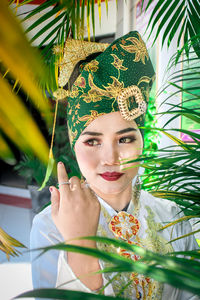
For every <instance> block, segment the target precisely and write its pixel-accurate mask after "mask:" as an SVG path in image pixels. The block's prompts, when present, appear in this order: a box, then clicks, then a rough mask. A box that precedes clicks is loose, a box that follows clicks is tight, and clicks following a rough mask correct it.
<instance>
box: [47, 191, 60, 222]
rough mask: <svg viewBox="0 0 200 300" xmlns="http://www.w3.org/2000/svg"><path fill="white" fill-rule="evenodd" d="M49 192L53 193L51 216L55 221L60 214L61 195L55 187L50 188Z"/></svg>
mask: <svg viewBox="0 0 200 300" xmlns="http://www.w3.org/2000/svg"><path fill="white" fill-rule="evenodd" d="M49 191H50V193H51V215H52V218H53V219H54V218H55V217H56V216H57V214H58V212H59V207H60V193H59V191H58V190H57V189H56V188H55V187H54V186H50V188H49Z"/></svg>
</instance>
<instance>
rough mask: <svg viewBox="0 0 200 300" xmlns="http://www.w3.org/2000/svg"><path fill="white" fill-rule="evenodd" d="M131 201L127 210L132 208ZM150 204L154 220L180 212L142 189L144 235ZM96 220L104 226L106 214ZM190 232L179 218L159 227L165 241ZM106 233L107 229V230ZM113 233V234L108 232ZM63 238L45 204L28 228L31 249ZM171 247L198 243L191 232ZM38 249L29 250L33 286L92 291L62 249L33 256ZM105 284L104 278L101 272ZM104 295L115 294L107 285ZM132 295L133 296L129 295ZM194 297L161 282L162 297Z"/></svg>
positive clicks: (110, 212)
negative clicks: (172, 225) (175, 221)
mask: <svg viewBox="0 0 200 300" xmlns="http://www.w3.org/2000/svg"><path fill="white" fill-rule="evenodd" d="M99 201H100V203H101V206H102V207H103V208H104V210H105V211H106V212H107V214H108V215H110V217H112V216H114V215H116V212H115V210H114V209H113V208H112V207H110V206H109V205H108V204H107V203H106V202H104V201H103V200H102V199H99ZM131 206H133V204H132V203H131V204H130V205H129V207H128V210H127V212H129V211H130V210H131V209H133V207H131ZM148 207H150V208H151V210H152V211H153V214H154V220H155V223H161V224H162V225H164V224H166V223H167V222H169V221H172V220H174V219H176V218H178V216H177V213H178V212H179V210H178V208H177V206H176V204H175V203H173V202H171V201H168V200H163V199H158V198H155V197H153V196H152V195H150V194H149V193H147V192H145V191H142V192H141V196H140V209H139V212H138V219H139V221H140V224H141V228H140V231H141V234H142V237H143V236H144V237H145V235H146V231H147V222H146V218H147V210H148V209H147V208H148ZM99 224H100V225H101V226H102V227H103V228H104V229H105V231H106V230H108V228H107V227H108V225H107V223H106V222H105V217H104V215H103V213H102V211H101V214H100V220H99ZM188 232H191V225H190V224H189V222H181V223H179V224H177V225H176V226H174V227H173V229H172V228H171V227H169V228H167V229H165V230H163V231H161V232H160V233H159V235H160V236H162V237H163V238H164V239H165V240H166V241H170V240H171V239H173V238H175V237H178V236H181V235H184V234H186V233H188ZM108 236H109V233H108ZM110 237H112V235H110ZM62 241H63V239H62V237H61V235H60V233H59V232H58V230H57V229H56V227H55V225H54V223H53V221H52V218H51V207H50V206H49V207H47V208H46V209H45V210H43V211H42V212H41V213H40V214H38V215H37V216H36V217H35V218H34V221H33V226H32V230H31V249H33V248H38V247H45V246H48V245H52V244H56V243H59V242H62ZM172 246H173V249H174V251H184V250H192V249H198V245H197V243H196V241H195V239H194V237H193V236H190V237H187V238H184V239H180V240H178V241H176V242H173V243H172ZM37 254H38V252H35V251H34V252H32V276H33V286H34V288H42V287H43V288H44V287H55V286H57V287H60V288H66V289H73V290H79V291H85V292H91V291H90V290H89V289H88V288H87V287H86V286H85V285H84V284H83V283H82V282H81V281H80V280H79V279H77V278H76V276H75V275H74V273H73V271H72V269H71V268H70V266H69V265H68V263H67V259H66V255H65V254H64V253H63V252H62V251H61V252H60V253H59V252H58V251H56V250H51V251H48V252H47V253H45V254H44V255H42V256H40V257H39V258H37V259H35V258H36V256H37ZM103 280H104V284H106V282H107V281H106V278H105V277H104V276H103ZM104 293H105V295H114V294H113V289H112V286H111V285H109V286H108V287H106V289H105V291H104ZM132 299H134V298H132ZM189 299H190V300H197V299H200V298H199V297H198V296H194V295H191V294H190V293H188V292H185V291H180V290H178V289H176V288H173V287H172V286H169V285H167V284H165V285H164V289H163V293H162V300H189Z"/></svg>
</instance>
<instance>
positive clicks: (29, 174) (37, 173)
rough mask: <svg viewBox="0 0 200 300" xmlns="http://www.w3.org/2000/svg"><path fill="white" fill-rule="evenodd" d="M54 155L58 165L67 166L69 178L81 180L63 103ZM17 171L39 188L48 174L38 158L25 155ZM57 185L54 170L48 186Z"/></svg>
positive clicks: (60, 108)
mask: <svg viewBox="0 0 200 300" xmlns="http://www.w3.org/2000/svg"><path fill="white" fill-rule="evenodd" d="M54 103H55V102H54ZM51 135H52V127H51V128H49V136H50V137H51ZM53 153H54V157H55V160H56V163H58V162H59V161H62V162H63V163H64V164H65V167H66V170H67V173H68V176H69V177H72V176H78V177H79V178H80V171H79V168H78V165H77V162H76V159H75V157H74V155H73V153H72V151H71V146H70V143H69V138H68V133H67V123H66V105H65V104H63V103H62V102H59V104H58V114H57V121H56V128H55V139H54V146H53ZM54 168H55V169H56V166H54ZM15 170H17V171H18V173H19V175H20V176H23V177H24V178H25V179H26V182H27V184H37V186H41V185H42V182H43V180H44V177H45V174H46V165H44V164H43V163H42V162H41V161H40V160H39V159H38V158H37V157H34V156H27V155H25V156H23V157H22V159H21V160H20V161H19V163H18V164H17V165H16V166H15ZM56 184H57V176H56V170H54V172H53V173H52V174H51V176H50V177H49V179H48V182H47V185H56Z"/></svg>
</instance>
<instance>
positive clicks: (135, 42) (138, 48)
mask: <svg viewBox="0 0 200 300" xmlns="http://www.w3.org/2000/svg"><path fill="white" fill-rule="evenodd" d="M137 35H138V38H139V39H137V38H136V37H129V38H127V39H126V41H130V42H131V43H132V45H127V46H124V45H122V44H120V46H121V47H122V48H123V49H124V50H125V51H127V52H129V53H135V59H134V60H133V61H134V62H138V61H140V60H141V61H142V63H143V64H145V57H146V58H147V60H148V59H149V55H148V52H147V48H146V45H145V43H144V41H143V40H142V38H141V36H140V34H139V33H137Z"/></svg>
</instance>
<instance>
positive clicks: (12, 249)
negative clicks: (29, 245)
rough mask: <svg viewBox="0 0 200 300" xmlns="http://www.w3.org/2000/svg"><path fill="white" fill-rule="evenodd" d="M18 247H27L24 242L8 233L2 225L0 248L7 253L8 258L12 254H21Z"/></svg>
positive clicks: (0, 229)
mask: <svg viewBox="0 0 200 300" xmlns="http://www.w3.org/2000/svg"><path fill="white" fill-rule="evenodd" d="M16 247H17V248H26V247H25V246H24V245H23V244H22V243H20V242H19V241H17V240H16V239H14V238H13V237H12V236H10V235H9V234H7V233H6V232H5V231H4V230H3V229H2V228H1V227H0V250H1V251H3V252H4V253H5V254H6V257H7V259H8V260H9V259H10V256H19V254H20V252H19V250H17V249H16Z"/></svg>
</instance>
